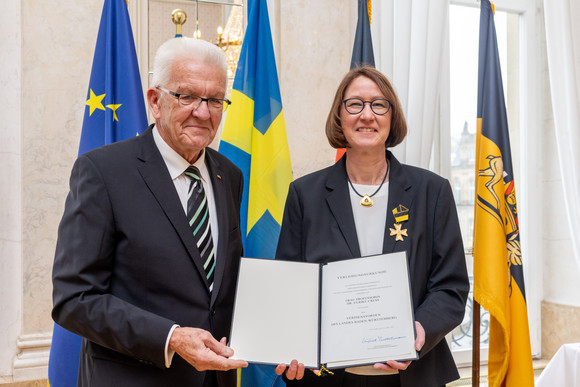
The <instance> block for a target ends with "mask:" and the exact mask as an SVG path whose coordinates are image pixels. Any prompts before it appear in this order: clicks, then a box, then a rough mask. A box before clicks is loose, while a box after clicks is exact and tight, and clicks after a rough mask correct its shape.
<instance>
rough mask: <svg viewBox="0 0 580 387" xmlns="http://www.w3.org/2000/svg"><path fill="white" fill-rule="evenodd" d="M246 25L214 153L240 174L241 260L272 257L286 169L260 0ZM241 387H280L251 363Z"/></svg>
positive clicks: (264, 6)
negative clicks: (233, 164)
mask: <svg viewBox="0 0 580 387" xmlns="http://www.w3.org/2000/svg"><path fill="white" fill-rule="evenodd" d="M248 15H249V16H248V26H247V29H246V34H245V36H244V42H243V44H242V50H241V53H240V59H239V61H238V68H237V71H236V76H235V79H234V85H233V90H232V95H231V100H232V105H231V107H230V109H229V110H228V113H227V117H226V120H225V124H224V129H223V132H222V137H221V142H220V146H219V151H220V152H221V153H222V154H224V155H225V156H227V157H228V158H229V159H230V160H231V161H233V162H234V163H235V164H236V165H237V166H238V167H239V168H240V169H241V170H242V172H243V174H244V196H243V199H242V208H241V231H242V240H243V243H244V256H246V257H255V258H273V257H274V255H275V253H276V245H277V244H278V236H279V234H280V224H281V223H282V214H283V212H284V203H285V201H286V195H287V193H288V186H289V185H290V182H291V181H292V165H291V162H290V151H289V149H288V140H287V137H286V126H285V124H284V114H283V110H282V99H281V97H280V88H279V86H278V75H277V72H276V61H275V58H274V47H273V45H272V35H271V32H270V21H269V19H268V8H267V4H266V0H252V1H250V2H248ZM241 385H242V386H274V385H282V386H283V385H284V383H283V382H282V381H281V379H280V378H279V377H277V376H276V375H275V374H274V372H273V367H264V366H257V365H251V366H250V367H248V368H246V369H244V370H243V371H242V379H241Z"/></svg>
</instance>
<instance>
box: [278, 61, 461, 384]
mask: <svg viewBox="0 0 580 387" xmlns="http://www.w3.org/2000/svg"><path fill="white" fill-rule="evenodd" d="M406 133H407V126H406V123H405V118H404V116H403V112H402V108H401V103H400V102H399V99H398V97H397V95H396V94H395V91H394V89H393V87H392V86H391V84H390V82H389V81H388V79H387V78H386V77H385V76H384V75H383V74H381V73H380V72H379V71H378V70H376V69H374V68H372V67H359V68H356V69H353V70H351V71H350V72H349V73H348V74H346V76H345V77H344V79H343V80H342V82H341V84H340V86H339V87H338V90H337V92H336V95H335V98H334V102H333V105H332V108H331V111H330V113H329V115H328V119H327V122H326V135H327V137H328V140H329V142H330V145H331V146H333V147H334V148H346V154H345V156H343V157H342V158H341V159H340V160H339V161H338V162H337V163H336V164H334V165H333V166H331V167H328V168H326V169H323V170H320V171H318V172H314V173H312V174H309V175H307V176H304V177H302V178H300V179H297V180H296V181H295V182H293V183H292V184H291V185H290V188H289V192H288V197H287V199H286V208H285V211H284V218H283V221H282V230H281V232H280V239H279V242H278V248H277V251H276V259H283V260H294V261H308V262H324V261H335V260H342V259H348V258H357V257H361V256H369V255H376V254H382V253H391V252H397V251H406V252H407V259H408V263H409V270H410V277H411V287H412V298H413V306H414V313H415V320H416V322H415V326H416V331H417V337H416V341H415V348H416V349H417V350H418V353H419V359H418V360H415V361H412V362H398V361H388V362H387V363H382V364H375V365H374V366H372V367H358V368H349V369H346V370H336V371H335V372H334V375H329V376H325V377H319V376H316V375H315V374H314V372H311V371H308V370H307V371H306V372H304V377H303V378H302V379H301V380H292V379H299V378H301V377H302V371H303V370H302V366H300V367H298V364H297V362H296V361H293V362H292V363H291V365H290V368H289V369H288V370H287V371H286V379H288V385H289V386H291V385H297V386H318V385H320V386H349V387H350V386H359V385H360V386H391V385H392V386H399V385H400V386H421V387H425V386H443V385H445V384H446V383H448V382H450V381H452V380H455V379H457V378H458V377H459V374H458V372H457V368H456V366H455V363H454V361H453V358H452V356H451V352H450V350H449V347H448V346H447V343H446V341H445V335H446V334H447V333H449V332H450V331H451V330H452V329H453V328H455V327H456V326H457V325H459V324H460V323H461V321H462V319H463V316H464V313H465V302H466V300H467V295H468V292H469V281H468V277H467V270H466V265H465V256H464V251H463V243H462V240H461V233H460V230H459V222H458V219H457V212H456V209H455V203H454V201H453V195H452V192H451V187H450V185H449V182H448V181H447V180H446V179H443V178H442V177H440V176H437V175H436V174H434V173H432V172H430V171H427V170H424V169H420V168H416V167H412V166H408V165H403V164H401V163H399V161H397V159H396V158H395V157H394V156H393V154H392V153H391V152H389V151H388V150H386V149H387V148H390V147H394V146H396V145H397V144H399V143H400V142H401V141H402V140H403V139H404V138H405V135H406ZM284 370H285V366H282V365H281V366H278V367H277V373H278V374H281V373H282V372H283V371H284ZM397 371H398V372H397ZM380 373H382V375H377V374H380ZM387 373H390V375H386V374H387Z"/></svg>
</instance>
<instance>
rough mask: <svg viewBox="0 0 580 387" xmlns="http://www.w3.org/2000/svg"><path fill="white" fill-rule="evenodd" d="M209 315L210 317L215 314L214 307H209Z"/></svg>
mask: <svg viewBox="0 0 580 387" xmlns="http://www.w3.org/2000/svg"><path fill="white" fill-rule="evenodd" d="M210 316H211V317H213V316H215V309H214V308H211V311H210Z"/></svg>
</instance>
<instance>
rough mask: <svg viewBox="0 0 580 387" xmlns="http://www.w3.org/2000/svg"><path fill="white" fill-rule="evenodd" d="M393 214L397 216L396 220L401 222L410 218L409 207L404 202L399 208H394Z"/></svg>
mask: <svg viewBox="0 0 580 387" xmlns="http://www.w3.org/2000/svg"><path fill="white" fill-rule="evenodd" d="M393 216H394V217H395V222H397V223H401V222H404V221H406V220H409V209H408V208H407V207H405V206H404V205H402V204H399V206H398V207H397V208H394V209H393Z"/></svg>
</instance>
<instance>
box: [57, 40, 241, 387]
mask: <svg viewBox="0 0 580 387" xmlns="http://www.w3.org/2000/svg"><path fill="white" fill-rule="evenodd" d="M226 79H227V78H226V64H225V58H224V55H223V52H222V51H221V50H220V49H219V48H217V47H216V46H214V45H212V44H210V43H207V42H204V41H201V40H196V39H188V38H178V39H172V40H170V41H168V42H166V43H164V44H163V45H162V46H161V47H160V48H159V50H158V51H157V54H156V57H155V64H154V75H153V81H152V84H153V87H151V88H150V89H149V90H148V91H147V100H148V103H149V107H150V110H151V114H152V115H153V117H154V118H155V124H154V125H151V126H150V127H149V129H148V130H147V131H146V132H145V133H144V134H142V135H141V136H139V137H135V138H132V139H130V140H127V141H122V142H118V143H115V144H111V145H108V146H104V147H101V148H98V149H95V150H93V151H91V152H88V153H85V154H84V155H82V156H80V157H79V158H78V160H77V161H76V163H75V165H74V167H73V170H72V173H71V178H70V193H69V195H68V197H67V200H66V206H65V211H64V215H63V218H62V221H61V223H60V227H59V231H58V243H57V248H56V256H55V262H54V268H53V285H54V292H53V301H54V308H53V311H52V316H53V318H54V320H55V321H56V322H57V323H58V324H60V325H61V326H62V327H64V328H66V329H68V330H70V331H72V332H74V333H76V334H78V335H80V336H82V337H83V344H82V349H81V361H80V370H79V381H78V384H79V386H140V387H143V386H204V387H205V386H212V387H213V386H220V387H222V386H235V381H236V373H235V371H232V370H234V369H235V368H239V367H245V366H247V363H246V362H244V361H239V360H231V359H229V357H230V356H232V354H233V350H232V349H231V348H229V347H227V346H226V339H225V337H226V336H227V335H228V334H229V331H230V325H231V318H232V308H233V299H234V290H235V283H236V278H237V273H238V268H239V259H240V256H241V252H242V242H241V235H240V228H239V222H240V203H241V199H242V188H243V187H242V186H243V177H242V174H241V172H240V170H239V169H238V168H237V167H235V166H234V165H233V164H232V163H231V162H230V161H229V160H227V159H226V158H225V157H223V156H221V155H220V154H219V153H217V152H216V151H214V150H212V149H210V148H208V145H209V144H210V143H211V141H212V140H213V138H214V137H215V135H216V131H217V129H218V127H219V124H220V121H221V118H222V113H223V112H224V111H225V110H226V109H227V106H228V105H229V101H228V100H227V99H225V90H226ZM216 338H220V339H221V340H220V341H218V340H216Z"/></svg>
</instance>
